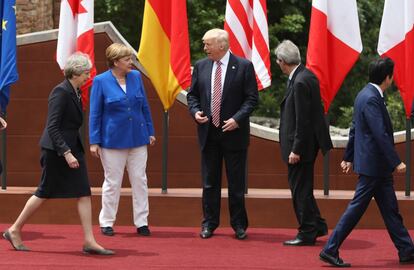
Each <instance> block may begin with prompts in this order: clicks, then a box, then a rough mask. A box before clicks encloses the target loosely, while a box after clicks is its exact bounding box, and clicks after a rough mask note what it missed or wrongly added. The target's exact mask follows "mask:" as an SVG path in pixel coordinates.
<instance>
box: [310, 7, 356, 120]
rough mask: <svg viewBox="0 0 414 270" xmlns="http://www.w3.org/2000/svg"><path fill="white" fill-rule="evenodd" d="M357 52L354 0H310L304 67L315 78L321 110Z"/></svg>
mask: <svg viewBox="0 0 414 270" xmlns="http://www.w3.org/2000/svg"><path fill="white" fill-rule="evenodd" d="M361 51H362V41H361V33H360V29H359V21H358V9H357V3H356V0H335V1H332V0H313V1H312V13H311V22H310V30H309V41H308V52H307V57H306V66H307V67H308V68H309V69H310V70H311V71H312V72H313V73H315V75H316V76H317V77H318V79H319V85H320V91H321V97H322V100H323V103H324V109H325V113H327V112H328V110H329V106H330V104H331V102H332V100H333V99H334V97H335V95H336V93H337V92H338V90H339V88H340V87H341V84H342V82H343V80H344V79H345V77H346V75H347V74H348V72H349V71H350V70H351V68H352V66H353V65H354V64H355V62H356V61H357V60H358V58H359V55H360V53H361Z"/></svg>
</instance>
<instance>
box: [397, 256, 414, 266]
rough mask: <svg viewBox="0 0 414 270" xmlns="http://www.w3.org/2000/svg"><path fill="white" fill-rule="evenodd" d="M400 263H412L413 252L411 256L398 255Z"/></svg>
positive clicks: (413, 258)
mask: <svg viewBox="0 0 414 270" xmlns="http://www.w3.org/2000/svg"><path fill="white" fill-rule="evenodd" d="M400 264H414V254H411V256H404V257H401V256H400Z"/></svg>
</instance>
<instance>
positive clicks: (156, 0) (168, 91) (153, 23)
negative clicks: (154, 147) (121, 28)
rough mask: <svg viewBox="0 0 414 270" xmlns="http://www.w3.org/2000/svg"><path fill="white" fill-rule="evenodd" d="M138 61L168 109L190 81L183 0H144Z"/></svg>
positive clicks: (185, 15) (188, 50)
mask: <svg viewBox="0 0 414 270" xmlns="http://www.w3.org/2000/svg"><path fill="white" fill-rule="evenodd" d="M137 56H138V60H139V61H140V63H141V64H142V66H143V67H144V68H145V70H146V71H147V74H148V75H149V78H150V80H151V81H152V84H153V85H154V87H155V89H156V90H157V93H158V96H159V97H160V99H161V102H162V104H163V106H164V110H166V111H167V110H168V109H169V108H170V107H171V106H172V105H173V103H174V100H175V98H176V96H177V95H178V93H179V92H180V91H181V90H183V89H187V88H188V87H189V86H190V82H191V66H190V42H189V38H188V22H187V7H186V0H167V1H166V0H146V1H145V9H144V19H143V24H142V34H141V43H140V47H139V51H138V55H137Z"/></svg>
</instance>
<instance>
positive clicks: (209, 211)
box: [187, 29, 258, 239]
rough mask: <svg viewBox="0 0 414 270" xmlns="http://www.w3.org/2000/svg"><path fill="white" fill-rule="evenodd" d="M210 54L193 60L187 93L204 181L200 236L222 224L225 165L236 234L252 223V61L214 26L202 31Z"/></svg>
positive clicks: (254, 86)
mask: <svg viewBox="0 0 414 270" xmlns="http://www.w3.org/2000/svg"><path fill="white" fill-rule="evenodd" d="M203 43H204V51H205V52H206V53H207V58H204V59H202V60H200V61H198V62H197V63H196V64H195V65H194V70H193V75H192V82H191V87H190V90H189V92H188V94H187V102H188V108H189V111H190V114H191V116H192V117H193V118H194V120H195V121H196V123H197V129H198V140H199V144H200V149H201V172H202V181H203V198H202V204H203V216H204V218H203V221H202V224H201V227H202V228H201V232H200V237H201V238H203V239H206V238H210V237H211V236H212V235H213V232H214V230H215V229H216V228H217V227H218V226H219V219H220V201H221V176H222V166H223V160H224V162H225V165H226V174H227V181H228V198H229V208H230V224H231V226H232V228H233V229H234V231H235V233H236V238H237V239H244V238H246V236H247V235H246V229H247V226H248V220H247V213H246V208H245V200H244V191H245V185H246V160H247V147H248V145H249V137H250V121H249V116H250V114H251V113H252V111H253V109H254V108H255V106H256V104H257V101H258V92H257V83H256V77H255V72H254V68H253V64H252V63H251V62H250V61H248V60H246V59H243V58H239V57H237V56H235V55H233V54H231V53H230V52H229V35H228V33H227V32H226V31H225V30H222V29H212V30H209V31H207V32H206V33H205V35H204V37H203Z"/></svg>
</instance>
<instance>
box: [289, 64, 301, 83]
mask: <svg viewBox="0 0 414 270" xmlns="http://www.w3.org/2000/svg"><path fill="white" fill-rule="evenodd" d="M299 66H300V65H297V66H296V67H295V68H294V69H293V70H292V72H291V73H290V74H289V80H291V79H292V77H293V74H295V71H296V70H297V69H298V67H299Z"/></svg>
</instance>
